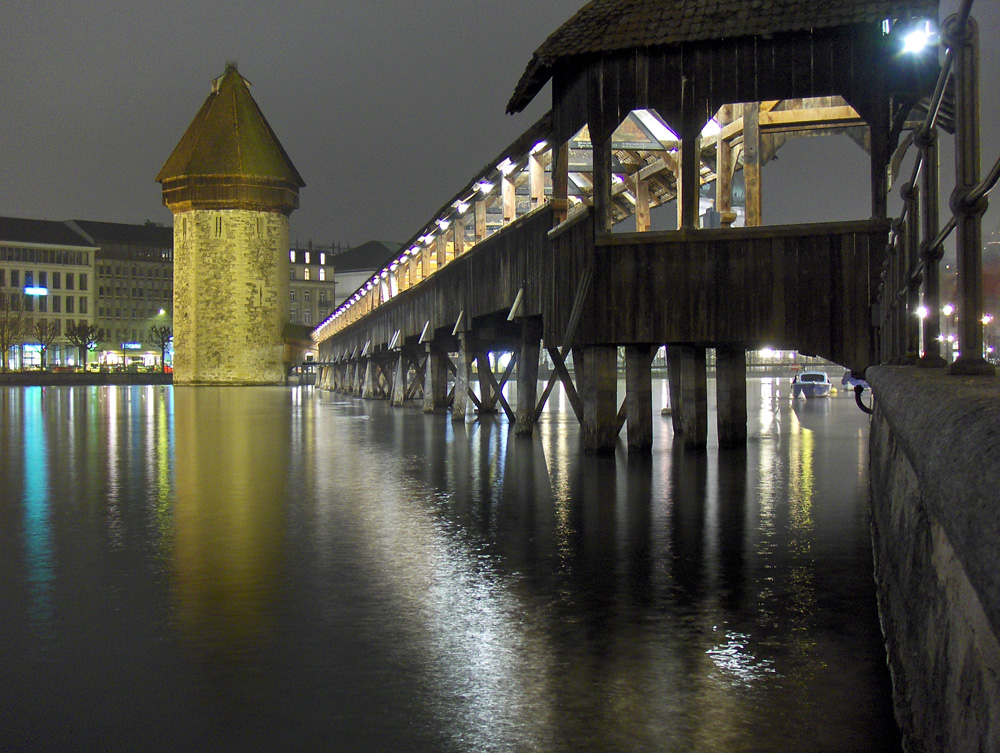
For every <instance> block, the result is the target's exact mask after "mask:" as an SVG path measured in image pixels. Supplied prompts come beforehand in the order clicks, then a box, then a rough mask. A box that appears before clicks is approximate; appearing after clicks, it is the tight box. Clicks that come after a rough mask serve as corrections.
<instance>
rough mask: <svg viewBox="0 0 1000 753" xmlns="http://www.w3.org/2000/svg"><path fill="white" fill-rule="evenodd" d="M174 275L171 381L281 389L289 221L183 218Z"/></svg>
mask: <svg viewBox="0 0 1000 753" xmlns="http://www.w3.org/2000/svg"><path fill="white" fill-rule="evenodd" d="M174 269H175V272H174V312H175V315H174V341H175V353H174V369H175V371H174V383H175V384H280V383H282V382H283V381H284V379H285V373H284V364H283V355H284V353H283V345H282V327H283V326H284V323H285V322H287V321H288V287H289V278H288V217H286V216H285V215H283V214H280V213H275V212H263V211H251V210H242V209H228V210H204V209H195V210H189V211H185V212H179V213H177V214H176V215H175V216H174Z"/></svg>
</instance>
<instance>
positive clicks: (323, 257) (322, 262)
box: [319, 253, 326, 265]
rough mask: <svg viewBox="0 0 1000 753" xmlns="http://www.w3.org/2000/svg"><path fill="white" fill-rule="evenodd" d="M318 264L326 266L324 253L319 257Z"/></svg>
mask: <svg viewBox="0 0 1000 753" xmlns="http://www.w3.org/2000/svg"><path fill="white" fill-rule="evenodd" d="M319 263H320V264H323V265H325V264H326V254H325V253H323V254H320V255H319Z"/></svg>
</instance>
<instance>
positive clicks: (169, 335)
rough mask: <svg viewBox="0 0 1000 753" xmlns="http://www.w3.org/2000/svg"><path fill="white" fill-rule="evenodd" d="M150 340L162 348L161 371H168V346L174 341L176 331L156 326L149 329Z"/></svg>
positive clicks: (164, 326)
mask: <svg viewBox="0 0 1000 753" xmlns="http://www.w3.org/2000/svg"><path fill="white" fill-rule="evenodd" d="M149 339H150V340H152V341H153V342H154V343H156V344H157V345H159V346H160V371H161V372H163V371H166V370H167V345H169V344H170V341H171V340H173V339H174V331H173V330H172V329H171V328H170V327H168V326H166V325H163V326H162V327H161V326H160V325H158V324H154V325H153V326H152V327H150V328H149Z"/></svg>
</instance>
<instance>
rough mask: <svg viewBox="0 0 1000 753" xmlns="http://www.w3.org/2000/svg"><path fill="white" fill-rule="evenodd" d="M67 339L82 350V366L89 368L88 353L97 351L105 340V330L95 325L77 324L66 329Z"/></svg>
mask: <svg viewBox="0 0 1000 753" xmlns="http://www.w3.org/2000/svg"><path fill="white" fill-rule="evenodd" d="M66 339H67V340H68V341H69V344H70V345H75V346H76V347H77V348H79V349H80V365H81V366H83V367H84V368H86V366H87V351H88V350H95V349H96V348H97V344H98V343H99V342H101V341H102V340H103V339H104V330H103V329H101V328H100V327H98V326H97V325H95V324H87V323H86V322H77V323H76V324H71V325H69V326H68V327H66Z"/></svg>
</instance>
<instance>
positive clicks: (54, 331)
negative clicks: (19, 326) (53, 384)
mask: <svg viewBox="0 0 1000 753" xmlns="http://www.w3.org/2000/svg"><path fill="white" fill-rule="evenodd" d="M31 334H32V335H34V337H35V339H36V340H37V341H38V346H39V349H40V350H41V354H40V355H41V359H42V368H43V369H44V368H45V366H46V363H45V361H46V355H47V354H48V352H49V346H50V345H52V343H53V342H54V341H55V339H56V337H58V336H59V329H58V328H57V327H56V323H55V322H53V321H49V320H48V319H39V320H38V321H36V322H35V326H34V327H32V328H31Z"/></svg>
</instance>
